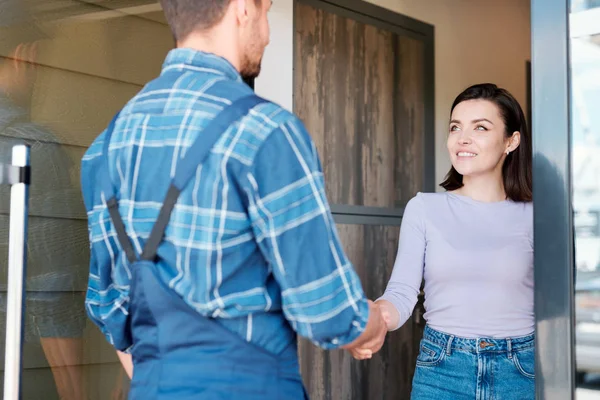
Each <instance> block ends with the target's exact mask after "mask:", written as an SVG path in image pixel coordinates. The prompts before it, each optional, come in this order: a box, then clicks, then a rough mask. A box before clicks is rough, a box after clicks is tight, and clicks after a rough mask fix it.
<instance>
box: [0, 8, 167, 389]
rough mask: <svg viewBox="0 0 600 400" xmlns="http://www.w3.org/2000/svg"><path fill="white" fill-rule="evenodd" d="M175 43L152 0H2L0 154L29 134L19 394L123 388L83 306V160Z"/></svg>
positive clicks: (1, 270) (0, 325) (4, 238)
mask: <svg viewBox="0 0 600 400" xmlns="http://www.w3.org/2000/svg"><path fill="white" fill-rule="evenodd" d="M172 45H173V39H172V35H171V33H170V31H169V28H168V26H167V25H166V23H165V21H164V19H163V16H162V11H161V10H160V8H159V6H158V5H157V4H155V2H151V1H147V0H146V1H144V0H127V1H125V0H111V1H106V0H104V1H98V0H85V1H81V0H79V1H70V0H69V1H64V0H44V1H40V0H29V1H24V0H7V1H2V2H0V162H2V163H5V162H10V151H11V146H12V145H13V144H15V143H18V142H20V141H22V140H27V141H28V142H30V143H31V144H32V155H31V159H32V169H33V171H32V186H31V204H30V215H31V218H30V223H29V245H28V271H27V292H26V302H25V303H26V317H25V323H26V327H25V343H24V360H23V399H45V400H53V399H59V398H60V399H73V400H81V399H86V400H87V399H125V398H126V397H127V393H128V384H129V382H128V379H127V378H126V375H125V374H124V372H123V371H122V368H121V367H120V364H119V363H118V360H117V357H116V355H115V352H114V350H113V349H112V347H110V346H109V345H108V343H107V342H106V340H105V339H104V338H103V336H102V335H101V334H100V332H99V331H98V330H97V328H96V327H95V326H94V325H93V324H92V323H91V322H89V321H88V319H87V316H86V313H85V309H84V297H85V290H86V287H87V274H88V262H89V250H88V249H89V244H88V234H87V225H86V212H85V208H84V206H83V202H82V199H81V195H80V184H79V165H80V160H81V157H82V156H83V154H84V153H85V151H86V149H87V147H88V146H89V145H90V143H91V142H92V141H93V140H94V139H95V137H96V136H97V135H98V134H99V133H100V132H101V131H102V130H103V129H104V128H105V127H106V125H107V123H108V121H109V120H110V118H111V117H112V115H113V114H114V113H115V112H116V111H117V110H118V109H120V108H121V107H122V106H123V104H124V103H125V102H126V101H127V100H128V99H129V98H131V97H132V96H133V95H134V94H135V93H136V92H137V91H139V90H140V88H141V87H142V85H144V84H145V83H146V82H148V81H149V80H150V79H152V78H153V77H155V76H156V75H157V74H158V73H159V70H160V66H161V64H162V61H163V59H164V57H165V55H166V53H167V51H168V50H169V49H170V48H171V47H172ZM8 199H9V191H8V189H7V188H1V189H0V349H1V350H0V362H1V366H0V369H3V368H4V361H3V357H4V339H5V332H6V329H7V328H8V329H10V327H6V323H5V318H6V313H5V311H6V280H7V257H8V256H7V244H8V213H9V209H8V206H9V201H8ZM0 379H3V377H2V376H1V375H0ZM34 382H35V384H34Z"/></svg>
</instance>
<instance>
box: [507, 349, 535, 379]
mask: <svg viewBox="0 0 600 400" xmlns="http://www.w3.org/2000/svg"><path fill="white" fill-rule="evenodd" d="M512 359H513V363H514V364H515V367H516V368H517V371H519V373H520V374H521V375H523V376H524V377H526V378H529V379H535V348H534V347H531V348H529V349H524V350H520V351H517V352H515V353H513V356H512Z"/></svg>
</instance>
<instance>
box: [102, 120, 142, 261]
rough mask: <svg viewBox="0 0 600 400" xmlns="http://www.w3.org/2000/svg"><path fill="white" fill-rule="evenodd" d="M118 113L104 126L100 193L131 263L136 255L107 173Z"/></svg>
mask: <svg viewBox="0 0 600 400" xmlns="http://www.w3.org/2000/svg"><path fill="white" fill-rule="evenodd" d="M119 114H120V113H117V115H115V116H114V117H113V119H112V120H111V121H110V124H109V125H108V128H106V133H105V134H104V146H103V148H102V156H103V157H104V163H105V166H104V170H101V171H100V174H101V176H100V189H101V190H102V194H103V196H104V199H105V201H106V207H107V208H108V213H109V215H110V219H111V220H112V223H113V226H114V227H115V231H116V232H117V239H118V241H119V243H120V244H121V247H122V248H123V251H124V252H125V255H126V256H127V260H128V261H129V263H131V264H133V263H134V262H136V261H137V259H138V257H137V254H136V253H135V250H134V249H133V246H132V245H131V241H130V240H129V237H128V236H127V231H126V229H125V224H124V223H123V219H122V218H121V214H119V203H118V201H117V191H116V188H115V187H114V185H113V184H112V181H111V179H110V174H109V172H108V171H109V166H110V165H109V162H108V148H109V145H110V139H111V137H112V134H113V132H114V130H115V122H116V121H117V119H118V118H119Z"/></svg>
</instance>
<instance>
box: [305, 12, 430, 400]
mask: <svg viewBox="0 0 600 400" xmlns="http://www.w3.org/2000/svg"><path fill="white" fill-rule="evenodd" d="M294 19H295V52H296V57H295V64H294V109H295V112H296V113H297V114H298V115H299V116H300V117H301V118H302V120H303V121H304V123H305V125H306V127H307V129H308V130H309V132H310V133H311V135H312V137H313V139H314V141H315V143H316V146H317V149H318V151H319V154H320V156H321V159H322V163H323V170H324V173H325V180H326V187H327V189H326V190H327V196H328V198H329V201H330V202H331V203H332V204H344V205H359V206H370V207H388V208H398V207H404V206H405V205H406V203H407V201H408V200H409V199H410V198H412V197H413V196H414V195H415V194H416V193H417V192H418V191H419V190H422V189H423V186H424V182H423V172H424V157H423V156H424V150H423V149H424V135H425V132H424V129H425V126H424V116H425V113H424V112H425V99H424V89H425V82H424V72H423V71H424V65H425V48H424V47H425V45H424V43H423V42H421V41H419V40H416V39H413V38H409V37H405V36H401V35H398V34H396V33H393V32H390V31H386V30H384V29H380V28H378V27H375V26H371V25H367V24H364V23H362V22H358V21H355V20H352V19H350V18H346V17H343V16H341V15H336V14H334V13H331V12H328V11H324V10H321V9H318V8H315V7H313V6H311V5H307V4H302V3H301V2H296V6H295V12H294ZM338 229H339V232H340V238H341V240H342V242H343V244H344V246H345V249H346V252H347V254H348V257H349V258H350V260H351V261H352V262H353V264H354V266H355V268H356V269H357V271H358V273H359V275H360V278H361V281H362V284H363V288H364V290H365V292H366V294H367V296H368V297H369V298H371V299H373V298H376V297H378V296H380V295H381V294H382V293H383V291H384V290H385V286H386V284H387V281H388V279H389V277H390V274H391V271H392V268H393V264H394V259H395V255H396V251H397V241H398V234H399V227H397V226H379V225H339V226H338ZM421 315H422V301H420V302H419V304H418V305H417V310H415V313H414V317H413V318H411V319H410V320H409V321H408V322H407V323H406V324H405V325H404V326H403V327H402V328H401V329H399V330H398V331H396V332H393V333H391V334H389V335H388V338H387V341H386V344H385V346H384V348H383V349H382V350H381V352H379V353H378V354H376V355H375V356H374V357H373V359H371V360H370V361H364V362H357V361H355V360H353V359H352V358H351V357H350V355H349V354H347V353H346V352H344V351H331V352H325V351H322V350H319V349H317V348H316V347H314V346H313V345H312V344H310V343H308V342H306V341H301V343H300V350H299V352H300V362H301V369H302V374H303V379H304V382H305V384H306V386H307V388H308V390H309V394H310V396H311V398H312V399H317V400H320V399H336V400H337V399H369V400H375V399H408V398H409V397H410V390H411V380H412V376H413V373H414V368H415V362H416V361H415V360H416V356H417V353H418V350H419V340H420V338H421V336H422V331H423V321H422V318H421Z"/></svg>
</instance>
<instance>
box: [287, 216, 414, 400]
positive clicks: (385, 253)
mask: <svg viewBox="0 0 600 400" xmlns="http://www.w3.org/2000/svg"><path fill="white" fill-rule="evenodd" d="M338 231H339V234H340V238H341V240H342V242H343V243H344V248H345V251H346V254H347V255H348V257H349V258H350V260H351V261H352V263H353V264H354V266H355V268H356V270H357V271H358V274H359V276H360V278H361V281H362V283H363V287H364V289H365V293H366V295H367V296H368V297H369V298H375V297H377V296H379V295H380V294H381V293H383V291H384V290H385V286H386V284H387V280H388V279H389V276H390V274H391V270H392V267H393V264H394V258H395V256H396V249H397V243H398V234H399V227H397V226H377V225H338ZM419 307H420V306H419ZM413 321H414V319H411V320H409V322H408V323H406V324H405V325H404V326H403V327H402V328H400V329H399V330H397V331H395V332H392V333H390V334H389V335H388V337H387V340H386V343H385V345H384V347H383V348H382V350H381V351H380V352H379V353H377V354H375V356H373V358H372V359H371V360H369V361H356V360H354V359H353V358H352V357H351V356H350V354H349V353H347V352H345V351H342V350H336V351H323V350H320V349H318V348H316V347H315V346H314V345H312V344H311V343H310V342H307V341H304V340H303V341H301V342H300V346H299V353H300V360H301V369H302V376H303V379H304V382H305V384H306V386H307V389H308V391H309V393H310V396H311V399H328V400H329V399H331V400H333V399H335V400H338V399H369V400H375V399H408V398H409V397H410V389H411V380H412V375H413V373H414V368H415V363H416V357H417V353H418V350H419V340H420V338H421V335H422V333H423V330H422V329H423V328H422V326H421V325H420V324H417V323H414V322H413Z"/></svg>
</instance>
